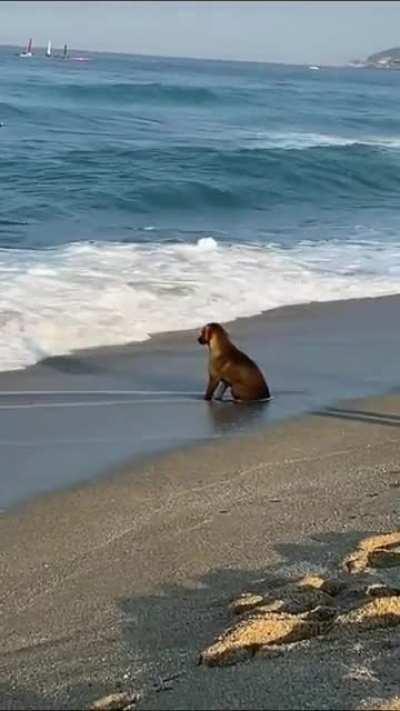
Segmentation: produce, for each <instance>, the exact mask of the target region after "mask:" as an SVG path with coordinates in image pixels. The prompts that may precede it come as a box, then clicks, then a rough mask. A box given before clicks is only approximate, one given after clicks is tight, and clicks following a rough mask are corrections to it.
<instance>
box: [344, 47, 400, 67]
mask: <svg viewBox="0 0 400 711" xmlns="http://www.w3.org/2000/svg"><path fill="white" fill-rule="evenodd" d="M351 64H352V65H353V66H361V67H367V68H368V67H371V68H373V69H400V47H391V48H390V49H384V50H382V51H381V52H375V54H370V55H369V57H367V59H365V60H359V59H355V60H354V61H353V62H351Z"/></svg>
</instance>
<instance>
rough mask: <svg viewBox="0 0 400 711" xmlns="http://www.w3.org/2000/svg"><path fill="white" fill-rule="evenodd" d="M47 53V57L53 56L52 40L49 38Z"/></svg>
mask: <svg viewBox="0 0 400 711" xmlns="http://www.w3.org/2000/svg"><path fill="white" fill-rule="evenodd" d="M45 55H46V57H51V40H49V41H48V43H47V49H46V52H45Z"/></svg>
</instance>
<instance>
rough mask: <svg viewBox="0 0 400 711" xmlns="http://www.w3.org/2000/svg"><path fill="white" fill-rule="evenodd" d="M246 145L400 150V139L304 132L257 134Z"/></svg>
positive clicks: (258, 146)
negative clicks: (364, 147)
mask: <svg viewBox="0 0 400 711" xmlns="http://www.w3.org/2000/svg"><path fill="white" fill-rule="evenodd" d="M244 145H245V147H247V148H255V149H260V148H261V149H262V148H267V149H268V148H280V149H283V150H299V151H301V150H305V149H307V148H317V147H322V148H324V147H329V146H354V145H366V146H377V147H381V148H394V149H398V148H400V137H398V138H396V137H384V136H381V137H379V136H369V137H361V136H357V137H354V138H350V137H345V136H334V135H329V134H323V133H302V132H296V131H293V132H287V133H279V132H277V133H264V132H262V131H258V132H257V133H255V134H253V135H252V136H249V137H248V139H247V140H246V138H245V139H244Z"/></svg>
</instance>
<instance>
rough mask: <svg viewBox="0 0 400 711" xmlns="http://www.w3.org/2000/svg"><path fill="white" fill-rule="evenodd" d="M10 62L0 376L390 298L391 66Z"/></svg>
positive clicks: (395, 117) (394, 90) (399, 271)
mask: <svg viewBox="0 0 400 711" xmlns="http://www.w3.org/2000/svg"><path fill="white" fill-rule="evenodd" d="M18 51H19V50H18V49H17V48H11V47H2V48H1V49H0V92H1V93H0V142H1V153H0V185H1V192H0V196H1V199H0V370H3V371H4V370H16V369H21V368H26V367H27V366H29V365H31V364H33V363H36V362H38V361H39V360H41V359H43V358H46V357H49V356H52V355H61V354H68V353H71V352H73V351H75V350H76V349H81V348H91V347H97V346H104V345H113V344H115V345H116V344H124V343H128V342H132V341H133V342H134V341H143V340H145V339H147V338H149V337H150V336H151V334H154V333H158V332H164V331H179V330H184V329H188V328H194V327H198V326H200V325H202V324H203V323H205V322H207V321H215V320H216V321H222V322H224V321H229V320H232V319H236V318H238V317H247V316H252V315H255V314H259V313H260V312H262V311H265V310H268V309H274V308H277V307H280V306H285V305H288V304H299V303H308V302H312V301H330V300H336V299H350V298H360V297H376V296H380V295H386V294H394V293H398V292H399V291H400V210H399V198H400V122H399V111H400V73H399V72H396V71H382V70H373V69H365V68H351V67H321V68H320V69H319V70H316V69H314V70H313V69H310V68H309V67H307V66H304V67H303V66H286V65H274V64H263V63H245V62H226V61H211V60H210V61H204V60H192V59H174V58H159V57H150V56H149V57H144V56H133V55H132V56H131V55H122V54H120V55H117V54H101V53H90V52H74V51H73V50H72V51H71V53H70V57H69V59H66V60H63V59H62V58H61V57H58V56H53V57H51V58H46V57H45V56H44V50H43V51H42V50H38V51H37V52H36V53H35V54H34V56H33V57H31V58H22V57H19V56H18ZM56 54H57V53H56ZM59 54H61V51H60V52H59ZM79 58H80V59H81V61H78V60H79ZM82 58H83V59H85V60H87V61H82Z"/></svg>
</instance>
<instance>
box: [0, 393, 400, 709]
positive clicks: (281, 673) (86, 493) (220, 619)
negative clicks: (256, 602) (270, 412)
mask: <svg viewBox="0 0 400 711" xmlns="http://www.w3.org/2000/svg"><path fill="white" fill-rule="evenodd" d="M399 405H400V398H399V396H398V395H390V396H385V397H374V398H368V399H362V400H353V401H343V402H342V403H337V405H336V406H335V407H332V408H326V409H325V410H323V411H321V412H319V413H314V414H310V415H306V416H302V417H298V418H295V419H294V420H291V421H287V422H282V423H277V425H276V426H274V427H271V428H269V429H268V430H265V429H264V430H263V431H262V432H258V433H256V434H252V435H247V436H246V437H243V438H235V437H233V438H229V439H228V440H218V441H214V442H211V443H208V444H206V445H205V446H201V447H193V448H191V449H187V450H180V451H174V452H171V453H168V454H165V455H164V456H162V457H158V458H156V459H153V460H148V461H147V462H145V463H141V464H138V465H137V469H136V470H135V468H130V467H128V468H127V469H126V470H125V471H124V472H121V473H120V474H119V476H118V477H112V478H108V479H103V480H97V481H95V482H92V483H91V484H88V485H85V486H83V487H76V488H75V489H71V490H69V491H66V492H53V493H51V494H48V495H47V496H45V497H40V498H38V499H36V500H33V501H31V502H29V503H27V504H25V505H24V506H22V507H20V508H19V509H18V510H15V511H9V512H8V513H5V514H3V516H2V517H0V535H1V540H2V543H3V545H2V552H1V556H0V560H1V567H2V580H3V583H4V588H3V591H4V594H3V629H4V631H5V634H4V640H5V641H4V646H3V650H2V653H1V655H0V669H1V679H2V681H1V685H0V699H1V702H2V708H5V709H13V710H14V709H17V708H18V709H22V708H30V709H39V708H41V709H43V708H46V709H55V708H65V709H72V708H87V707H88V706H89V705H90V703H92V702H93V701H94V700H95V699H97V698H99V697H101V696H103V695H105V694H107V693H115V692H117V691H121V690H122V691H127V690H131V689H134V690H135V692H137V693H140V695H141V700H140V702H139V704H138V709H155V708H160V709H173V708H176V709H184V708H193V709H203V708H215V709H217V708H227V707H229V708H231V707H232V708H254V709H259V708H271V709H273V708H297V707H298V706H297V705H296V704H299V705H300V706H301V707H302V708H303V707H307V708H310V709H317V708H321V707H323V706H325V707H329V708H337V709H339V708H346V709H355V708H358V707H359V704H360V703H361V702H362V703H364V701H365V702H366V701H368V700H370V699H371V698H387V697H389V696H390V692H391V691H392V690H393V683H392V676H393V668H394V666H395V664H396V663H397V662H396V657H395V655H394V656H393V649H392V646H393V645H394V644H395V643H397V642H396V640H398V642H399V644H400V637H399V635H398V633H397V632H396V630H390V633H389V632H387V631H386V630H384V631H383V632H382V633H381V634H380V635H378V638H375V637H374V638H373V639H370V638H369V637H368V635H365V636H364V638H363V639H362V640H361V641H360V644H361V648H360V649H359V650H358V651H356V650H355V648H354V643H353V641H351V643H350V642H347V643H346V642H344V643H343V645H342V646H341V647H340V649H339V648H338V647H337V645H336V646H335V645H333V647H332V648H330V647H328V646H327V645H326V644H325V646H323V647H322V648H321V646H319V647H318V649H316V650H314V649H313V647H310V648H308V647H307V645H306V647H305V648H302V649H301V650H299V653H293V655H292V656H291V661H290V665H289V666H290V669H289V668H288V666H287V664H286V661H285V657H283V658H282V659H281V658H278V659H276V660H275V659H260V660H259V661H255V662H253V663H249V664H244V665H241V666H240V667H233V668H232V667H228V668H226V669H225V668H224V669H221V670H219V671H218V670H206V669H204V668H202V667H201V668H199V667H198V666H197V665H196V658H197V656H198V654H199V653H200V651H201V650H202V649H203V648H204V647H205V646H207V645H209V644H211V643H212V641H213V639H215V637H216V635H217V634H219V633H220V632H221V630H222V628H223V627H224V626H226V624H229V618H227V614H226V606H227V604H228V602H229V600H230V599H232V598H233V597H234V596H237V595H239V594H240V593H242V592H245V591H248V590H252V589H254V588H255V587H256V586H257V585H259V584H260V581H264V582H263V584H264V585H265V584H266V583H268V582H272V583H273V581H274V580H276V579H277V578H279V576H281V577H282V576H286V577H289V578H290V577H296V576H298V575H301V574H306V573H310V572H311V573H316V572H318V573H319V574H325V575H327V574H328V575H329V574H330V573H332V571H333V570H334V569H336V568H337V566H338V565H339V564H340V560H341V559H342V558H343V557H344V555H345V554H347V553H349V552H350V551H351V550H352V549H353V548H354V547H355V546H356V544H357V543H358V542H359V540H360V539H362V538H363V537H365V536H366V535H368V534H369V533H376V532H379V531H387V530H392V529H394V528H397V527H398V514H399V508H398V497H397V489H396V487H398V486H399V485H400V483H399V460H398V436H397V429H396V428H398V427H399V422H400V415H399V414H397V413H399ZM389 640H390V642H391V645H392V646H390V645H388V641H389ZM389 647H390V648H389ZM377 659H378V660H379V661H377ZM266 665H269V666H266ZM316 665H317V666H316ZM317 667H318V673H316V669H317ZM345 668H346V670H347V671H348V670H349V669H351V668H353V669H354V675H355V676H354V679H353V681H351V680H349V678H347V681H346V680H345V676H346V675H345V673H344V669H345ZM366 668H368V669H370V668H371V669H372V671H371V673H373V674H374V675H375V680H374V683H373V685H372V686H371V683H370V681H369V678H368V677H367V676H366V675H365V674H364V678H363V675H362V671H361V672H360V669H361V670H362V669H366ZM357 670H358V672H359V677H358V678H357V675H356V672H357ZM266 674H267V675H268V679H269V681H268V690H266V687H265V678H266V677H265V675H266ZM271 675H272V676H271ZM288 675H289V676H290V679H289V676H288ZM168 676H172V677H173V678H174V681H173V683H172V684H171V688H170V689H169V690H168V692H166V691H165V693H164V692H163V690H162V688H161V690H160V689H158V690H157V684H158V685H160V679H163V678H167V677H168ZM311 678H312V679H313V685H312V688H310V679H311ZM274 680H275V681H274ZM278 680H279V683H278ZM282 682H284V683H282ZM161 686H162V685H161ZM329 703H330V704H331V705H329Z"/></svg>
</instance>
